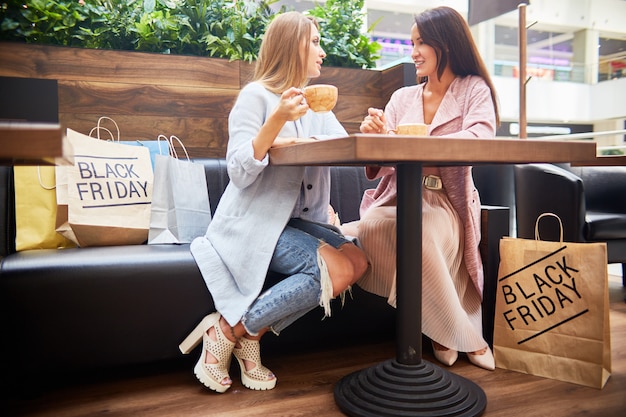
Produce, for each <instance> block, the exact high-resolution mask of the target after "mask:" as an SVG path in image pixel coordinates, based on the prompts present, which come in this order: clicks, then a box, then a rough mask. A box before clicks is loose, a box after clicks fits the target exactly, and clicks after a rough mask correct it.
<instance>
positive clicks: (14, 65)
mask: <svg viewBox="0 0 626 417" xmlns="http://www.w3.org/2000/svg"><path fill="white" fill-rule="evenodd" d="M0 75H5V76H11V77H31V78H52V79H57V80H74V81H110V82H119V83H132V84H156V85H183V86H198V87H212V88H231V89H236V90H238V89H239V88H240V83H239V62H238V61H232V62H229V61H228V60H226V59H216V58H206V57H192V56H183V55H164V54H155V53H145V52H133V51H109V50H99V49H83V48H67V47H60V46H49V45H33V44H23V43H15V42H0Z"/></svg>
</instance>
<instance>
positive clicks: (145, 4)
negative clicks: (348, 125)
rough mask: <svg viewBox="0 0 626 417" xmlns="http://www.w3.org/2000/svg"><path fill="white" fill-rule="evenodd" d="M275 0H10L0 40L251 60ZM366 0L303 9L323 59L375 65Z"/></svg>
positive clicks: (1, 16)
mask: <svg viewBox="0 0 626 417" xmlns="http://www.w3.org/2000/svg"><path fill="white" fill-rule="evenodd" d="M276 1H277V0H258V1H250V0H230V1H228V0H78V1H77V0H56V1H45V0H8V1H7V2H6V3H3V6H2V8H1V9H0V40H4V41H21V42H27V43H39V44H49V45H63V46H73V47H82V48H95V49H114V50H135V51H144V52H159V53H166V54H183V55H199V56H209V57H214V58H227V59H229V60H243V61H248V62H252V61H254V60H255V59H256V56H257V51H258V49H259V45H260V42H261V39H262V37H263V33H264V30H265V27H266V26H267V23H268V22H269V21H270V20H271V19H272V17H273V15H274V14H275V13H276V12H275V11H274V10H273V9H272V8H271V7H270V6H272V5H273V4H274V3H276ZM363 4H364V0H328V1H326V2H325V3H324V4H317V5H316V6H315V7H314V8H313V9H311V10H309V11H308V12H307V13H309V14H310V15H312V16H314V17H316V18H317V19H318V20H319V21H320V26H321V32H322V34H323V39H322V46H323V47H324V49H325V50H326V52H327V54H328V57H327V58H326V63H325V64H326V65H328V66H337V67H351V68H373V67H375V62H376V60H377V59H378V58H379V57H380V56H379V54H378V52H379V51H380V45H379V44H377V43H376V42H371V41H370V40H369V38H368V36H367V35H366V33H363V32H362V27H363V21H364V12H363ZM285 10H286V8H285V6H282V7H281V8H280V9H279V10H278V12H281V11H285ZM370 30H371V28H370V29H368V31H367V32H369V31H370Z"/></svg>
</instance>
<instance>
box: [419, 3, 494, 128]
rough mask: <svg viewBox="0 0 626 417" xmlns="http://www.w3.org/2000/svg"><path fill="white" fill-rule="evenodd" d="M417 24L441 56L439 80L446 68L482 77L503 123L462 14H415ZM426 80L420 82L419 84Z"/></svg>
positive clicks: (436, 10) (444, 10)
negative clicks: (448, 66) (447, 66)
mask: <svg viewBox="0 0 626 417" xmlns="http://www.w3.org/2000/svg"><path fill="white" fill-rule="evenodd" d="M415 24H416V25H417V30H418V31H419V33H420V37H421V38H422V41H423V42H424V43H425V44H426V45H429V46H431V47H433V49H434V50H435V52H436V54H437V78H441V75H442V74H443V71H444V70H445V68H446V65H448V64H449V65H450V69H451V70H452V72H453V73H454V75H456V76H460V77H465V76H467V75H478V76H480V77H482V78H483V79H484V80H485V82H486V83H487V85H488V86H489V89H490V90H491V99H492V100H493V108H494V111H495V113H496V123H497V124H498V125H499V124H500V116H499V113H498V104H497V98H496V90H495V88H494V86H493V82H492V81H491V77H490V76H489V72H488V71H487V67H486V66H485V63H484V62H483V60H482V58H481V57H480V54H479V53H478V48H477V47H476V44H475V43H474V38H473V37H472V32H471V31H470V28H469V25H468V24H467V22H466V21H465V19H464V18H463V16H461V14H460V13H459V12H457V11H456V10H454V9H453V8H451V7H446V6H442V7H436V8H433V9H429V10H426V11H424V12H422V13H420V14H417V15H415ZM423 81H425V80H424V79H418V83H419V82H423Z"/></svg>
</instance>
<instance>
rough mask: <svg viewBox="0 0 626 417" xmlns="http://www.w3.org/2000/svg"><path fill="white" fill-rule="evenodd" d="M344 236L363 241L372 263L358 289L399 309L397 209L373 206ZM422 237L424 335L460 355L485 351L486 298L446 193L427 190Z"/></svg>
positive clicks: (349, 227) (423, 211) (345, 229)
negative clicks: (468, 264) (476, 284)
mask: <svg viewBox="0 0 626 417" xmlns="http://www.w3.org/2000/svg"><path fill="white" fill-rule="evenodd" d="M344 233H345V234H349V235H353V236H355V237H358V240H359V244H360V245H361V247H362V248H363V249H364V250H365V252H366V253H367V255H368V257H369V260H370V263H371V268H370V269H369V271H368V272H367V274H366V275H365V276H364V277H363V278H361V279H360V280H359V281H358V282H357V284H358V285H359V286H360V287H362V288H363V289H364V290H366V291H368V292H371V293H374V294H377V295H380V296H382V297H386V298H387V300H388V302H389V304H391V305H392V306H394V307H395V306H396V207H395V206H385V207H371V208H370V209H369V210H368V211H367V212H366V213H365V215H364V216H363V218H362V219H361V220H360V221H358V222H354V223H349V224H347V225H346V227H345V228H344ZM422 235H423V238H422V239H423V240H422V332H423V334H425V335H426V336H428V337H429V338H431V339H432V340H434V341H436V342H437V343H439V344H441V345H443V346H446V347H448V348H451V349H455V350H457V351H459V352H474V351H477V350H480V349H482V348H484V347H485V346H487V342H486V341H485V339H484V338H483V336H482V315H481V297H480V295H479V294H478V292H477V290H476V288H475V287H474V285H472V282H471V280H470V277H469V274H468V272H467V269H466V267H465V264H464V262H463V242H464V240H463V225H462V224H461V220H460V218H459V216H458V215H457V213H456V211H455V210H454V208H453V207H452V204H451V203H450V201H449V200H448V197H447V195H446V194H445V192H443V191H432V190H428V189H424V190H423V199H422ZM476 250H478V248H477V249H476Z"/></svg>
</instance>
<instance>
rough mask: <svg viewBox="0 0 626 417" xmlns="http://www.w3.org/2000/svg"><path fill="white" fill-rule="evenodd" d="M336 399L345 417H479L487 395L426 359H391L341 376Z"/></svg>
mask: <svg viewBox="0 0 626 417" xmlns="http://www.w3.org/2000/svg"><path fill="white" fill-rule="evenodd" d="M335 402H336V404H337V406H338V407H339V409H340V410H341V411H342V412H343V413H344V414H346V415H348V416H359V417H369V416H371V417H382V416H389V417H394V416H431V417H445V416H479V415H481V414H482V413H483V412H484V411H485V407H486V406H487V397H486V396H485V393H484V391H483V390H482V389H481V388H480V387H479V386H478V385H476V384H475V383H473V382H472V381H470V380H468V379H465V378H463V377H461V376H459V375H456V374H453V373H451V372H448V371H446V370H444V369H442V368H440V367H438V366H435V365H433V364H431V363H430V362H428V361H424V360H423V361H422V362H421V363H420V364H419V365H403V364H401V363H398V362H397V361H396V360H395V359H390V360H387V361H385V362H381V363H380V364H378V365H375V366H373V367H370V368H367V369H364V370H361V371H357V372H354V373H352V374H349V375H347V376H345V377H344V378H342V379H341V380H340V381H339V382H338V383H337V384H336V385H335Z"/></svg>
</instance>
